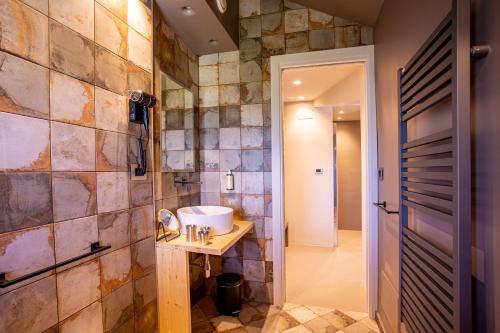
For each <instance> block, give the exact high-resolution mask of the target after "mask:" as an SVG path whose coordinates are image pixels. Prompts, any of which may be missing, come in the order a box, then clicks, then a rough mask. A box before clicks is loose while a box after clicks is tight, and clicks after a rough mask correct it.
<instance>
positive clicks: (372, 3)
mask: <svg viewBox="0 0 500 333" xmlns="http://www.w3.org/2000/svg"><path fill="white" fill-rule="evenodd" d="M293 1H294V2H296V3H298V4H300V5H302V6H305V7H309V8H313V9H316V10H319V11H322V12H324V13H327V14H330V15H334V16H339V17H342V18H345V19H349V20H352V21H355V22H358V23H361V24H366V25H369V26H372V27H373V26H374V25H375V23H376V22H377V18H378V15H379V13H380V10H381V9H382V4H383V3H384V0H293Z"/></svg>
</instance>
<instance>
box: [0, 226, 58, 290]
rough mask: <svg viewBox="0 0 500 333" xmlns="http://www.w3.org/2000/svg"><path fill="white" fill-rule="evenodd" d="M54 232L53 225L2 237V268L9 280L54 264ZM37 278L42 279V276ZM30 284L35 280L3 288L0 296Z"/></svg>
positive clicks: (0, 239)
mask: <svg viewBox="0 0 500 333" xmlns="http://www.w3.org/2000/svg"><path fill="white" fill-rule="evenodd" d="M52 230H53V229H52V226H51V225H46V226H42V227H35V228H30V229H24V230H20V231H14V232H10V233H4V234H1V235H0V267H2V271H3V272H7V273H6V276H5V277H6V279H7V280H13V279H15V278H18V277H20V276H23V275H25V274H28V273H31V272H33V271H36V270H38V269H42V268H45V267H47V266H51V265H53V264H54V236H53V232H52ZM42 276H43V275H42ZM37 278H38V279H40V276H38V277H37ZM30 282H33V279H29V280H27V281H25V282H22V283H19V284H16V285H15V286H14V287H12V288H3V289H1V290H0V295H1V294H5V293H7V292H9V291H10V290H12V289H15V288H19V287H20V286H23V285H25V284H28V283H30Z"/></svg>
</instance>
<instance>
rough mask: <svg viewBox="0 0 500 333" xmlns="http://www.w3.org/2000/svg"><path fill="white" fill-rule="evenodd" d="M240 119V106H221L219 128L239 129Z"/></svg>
mask: <svg viewBox="0 0 500 333" xmlns="http://www.w3.org/2000/svg"><path fill="white" fill-rule="evenodd" d="M240 119H241V117H240V106H239V105H228V106H221V107H220V108H219V127H221V128H223V127H239V126H240V122H241V120H240Z"/></svg>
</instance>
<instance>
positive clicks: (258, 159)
mask: <svg viewBox="0 0 500 333" xmlns="http://www.w3.org/2000/svg"><path fill="white" fill-rule="evenodd" d="M241 161H242V171H264V155H263V152H262V150H261V149H254V150H243V151H242V153H241Z"/></svg>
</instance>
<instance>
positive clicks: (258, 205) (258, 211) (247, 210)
mask: <svg viewBox="0 0 500 333" xmlns="http://www.w3.org/2000/svg"><path fill="white" fill-rule="evenodd" d="M241 206H242V208H243V215H245V216H264V196H263V195H253V194H252V195H250V194H243V196H242V199H241ZM245 258H246V256H245Z"/></svg>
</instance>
